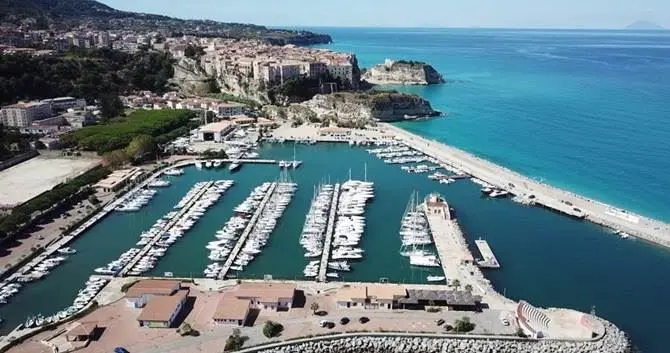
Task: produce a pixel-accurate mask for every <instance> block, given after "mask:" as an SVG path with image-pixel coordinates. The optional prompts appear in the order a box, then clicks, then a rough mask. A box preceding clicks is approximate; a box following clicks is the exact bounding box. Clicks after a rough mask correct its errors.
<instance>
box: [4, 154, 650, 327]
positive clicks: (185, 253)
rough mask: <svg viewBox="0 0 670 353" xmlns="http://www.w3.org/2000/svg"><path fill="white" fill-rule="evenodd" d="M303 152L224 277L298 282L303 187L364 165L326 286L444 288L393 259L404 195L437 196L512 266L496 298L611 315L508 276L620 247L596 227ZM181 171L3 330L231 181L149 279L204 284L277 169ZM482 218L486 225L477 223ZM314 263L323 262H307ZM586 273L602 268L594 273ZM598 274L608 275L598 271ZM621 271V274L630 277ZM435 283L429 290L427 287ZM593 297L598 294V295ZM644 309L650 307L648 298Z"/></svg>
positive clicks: (20, 301)
mask: <svg viewBox="0 0 670 353" xmlns="http://www.w3.org/2000/svg"><path fill="white" fill-rule="evenodd" d="M301 148H309V149H310V153H306V152H304V151H302V152H300V153H299V154H300V155H301V156H302V157H304V164H303V165H302V166H301V167H300V169H299V170H296V171H293V170H292V169H290V171H289V172H290V173H291V178H292V179H293V181H294V182H296V183H298V184H300V185H301V186H302V185H305V186H307V187H301V188H300V189H297V190H296V192H295V195H294V196H293V199H292V201H291V203H290V205H289V206H288V207H287V208H286V210H285V211H284V213H283V215H282V216H281V218H280V219H279V220H278V221H277V224H276V227H275V231H274V232H273V235H272V236H271V237H270V238H269V239H268V242H267V244H266V246H265V247H264V248H263V249H262V254H261V255H259V256H257V257H256V258H255V259H254V260H253V261H251V262H250V263H249V264H248V265H247V266H245V267H244V268H243V271H235V270H230V271H229V274H232V275H234V276H237V277H239V278H256V279H262V278H263V277H264V276H265V275H271V276H272V277H273V278H277V279H305V277H304V274H303V270H304V267H305V265H306V264H307V263H308V262H309V261H310V260H309V259H306V258H305V256H304V255H305V252H306V249H305V248H304V247H303V246H302V244H301V243H300V241H299V239H300V236H301V234H302V231H303V228H304V225H305V221H306V215H307V214H308V213H309V209H310V205H311V203H312V200H313V198H314V190H313V188H311V187H309V186H310V185H311V186H314V185H317V186H318V185H320V184H324V182H323V181H324V170H327V171H328V175H327V177H328V178H327V179H329V180H333V182H332V183H331V182H329V183H328V184H330V185H333V186H334V185H335V184H337V183H344V182H346V181H347V180H348V179H349V176H348V174H349V169H352V176H351V179H352V180H356V179H358V180H364V179H365V169H366V168H365V167H364V165H365V164H367V178H368V180H372V181H374V201H373V202H369V203H367V204H366V206H365V222H366V226H365V227H364V230H363V235H362V236H361V237H360V242H359V247H360V248H361V249H362V250H364V258H362V259H358V260H354V259H351V260H349V261H347V260H345V259H341V260H334V259H328V261H327V263H326V267H329V266H330V267H331V268H330V269H327V270H326V273H333V272H335V273H337V274H338V277H337V278H333V277H328V276H326V280H327V281H340V280H341V281H347V282H357V281H367V282H379V281H380V279H387V280H388V281H391V282H400V283H447V282H448V280H450V278H453V277H452V276H451V275H450V272H449V271H447V272H444V268H443V267H437V268H435V267H419V266H412V265H410V263H409V261H408V258H407V257H403V256H402V255H400V251H399V249H400V248H401V246H402V243H401V237H400V236H399V231H400V226H401V220H402V218H403V214H404V212H405V208H406V202H407V198H408V195H410V194H411V193H412V192H414V191H416V192H417V193H418V195H419V200H423V199H424V196H425V195H428V194H430V193H431V192H434V191H438V192H440V193H441V194H442V195H444V196H445V198H446V199H448V201H449V205H450V206H452V207H454V209H456V210H457V212H458V220H459V221H458V223H459V225H460V227H461V228H462V229H463V230H462V236H464V237H465V240H464V241H466V242H467V243H469V244H471V245H472V246H474V240H475V239H473V238H472V237H470V236H469V234H487V241H488V242H489V243H490V245H491V246H492V247H493V248H494V250H495V252H496V256H497V258H498V259H500V260H502V261H505V259H506V258H514V261H506V262H505V264H506V267H505V269H502V268H501V269H500V271H496V272H495V273H494V272H491V273H490V274H489V273H487V277H490V280H491V282H492V283H493V285H494V286H495V287H496V288H498V290H499V291H501V292H502V291H503V288H506V289H507V293H508V295H512V297H514V296H515V295H520V296H521V295H523V297H524V298H528V299H529V300H531V299H532V300H533V301H538V302H539V303H540V304H541V305H563V306H570V307H584V308H586V309H585V310H587V311H588V309H589V308H590V306H591V305H592V304H595V305H598V307H599V309H600V311H604V310H607V309H606V308H608V307H614V306H609V305H608V304H607V302H602V301H598V302H595V303H592V301H591V300H588V301H585V302H581V303H580V302H559V303H557V304H554V303H555V302H554V301H552V299H550V298H549V297H543V295H542V294H538V293H535V294H533V291H532V290H529V289H528V286H527V285H525V284H524V283H523V281H520V280H518V279H517V276H516V275H515V273H519V271H524V272H528V271H531V269H530V268H532V269H535V268H537V269H540V268H546V266H548V265H547V264H548V262H547V261H551V264H552V265H551V266H556V267H566V266H571V265H569V264H566V260H567V259H564V258H561V257H553V256H549V257H547V255H546V253H545V255H543V256H541V257H538V256H536V254H527V256H526V257H524V258H522V259H521V258H518V257H515V255H514V254H516V253H517V251H518V248H519V247H523V246H528V244H529V243H531V244H533V247H536V248H541V247H542V246H545V244H547V243H548V240H547V239H550V240H552V241H556V242H560V243H561V244H562V243H565V242H567V243H569V244H575V243H579V242H580V241H583V240H582V239H589V241H590V242H596V243H599V244H601V243H607V244H610V245H602V246H610V247H611V246H612V244H620V243H623V241H622V240H621V239H620V237H611V236H608V235H607V234H606V232H604V231H603V230H601V229H599V228H598V227H592V226H590V225H589V224H586V223H583V222H579V221H575V220H572V219H567V218H564V217H563V218H562V217H560V216H558V215H556V214H554V213H552V212H547V211H545V210H542V209H539V208H529V207H526V206H523V205H520V204H517V203H514V202H512V201H511V200H505V199H500V200H496V201H491V200H488V199H485V198H481V197H480V194H481V192H480V187H479V186H478V185H477V184H473V183H470V182H469V181H467V180H462V181H459V182H456V183H454V184H450V185H442V184H439V183H436V182H435V181H434V180H431V179H429V178H427V176H428V175H427V174H430V173H407V172H406V171H403V170H402V169H401V168H400V166H398V165H392V164H386V163H384V162H383V161H382V160H381V159H378V158H371V157H372V156H371V155H370V154H369V153H368V152H366V151H365V150H364V149H363V148H359V147H350V146H347V145H346V144H317V145H310V146H304V147H303V145H300V144H299V145H298V149H301ZM259 152H260V153H261V155H262V156H263V157H264V158H268V159H272V160H291V158H292V155H293V144H292V143H291V144H288V143H287V144H285V145H264V146H262V147H261V149H260V151H259ZM352 161H354V162H353V163H352ZM183 163H184V165H182V166H179V165H177V167H176V168H178V169H181V170H182V172H183V174H181V176H179V177H172V176H169V179H168V177H166V179H168V180H170V181H171V185H170V186H168V187H164V188H161V189H160V191H159V193H158V194H156V196H155V197H154V199H153V200H152V202H151V203H150V204H149V205H147V206H145V208H143V209H142V211H141V212H113V213H111V214H109V215H108V216H107V217H105V218H104V219H101V220H100V221H98V222H95V224H94V225H92V226H91V227H90V229H89V230H88V231H87V232H86V236H84V237H81V238H80V239H78V240H77V241H76V242H75V243H73V244H71V245H70V246H71V247H72V248H76V249H77V253H76V254H73V255H66V256H68V257H69V258H68V260H67V261H65V262H63V263H61V264H60V265H59V266H58V267H55V268H54V269H53V270H52V273H51V274H50V275H49V276H46V277H44V278H43V279H42V280H40V281H35V282H32V283H26V284H24V285H23V287H22V288H20V292H19V293H17V294H15V295H14V296H13V297H12V298H11V303H12V305H5V306H2V307H0V314H1V315H2V317H3V318H5V320H6V327H8V328H10V329H11V328H12V326H14V327H15V323H16V324H18V323H19V322H21V323H24V322H25V319H26V316H36V315H37V314H39V313H43V314H44V316H49V315H52V313H57V312H58V311H60V310H63V309H62V308H66V307H68V306H69V305H71V304H72V300H73V298H75V297H76V295H77V292H78V290H79V289H80V288H81V286H82V283H84V282H86V281H87V279H88V277H89V276H90V275H91V274H92V273H93V270H94V269H95V268H97V267H101V266H104V265H105V264H106V263H109V262H110V261H112V260H115V259H118V258H119V255H120V254H121V253H123V252H125V251H127V250H128V249H129V248H132V247H135V246H136V243H137V242H138V240H139V238H138V236H139V234H141V233H142V232H144V231H146V230H147V229H150V228H151V226H152V225H153V224H155V223H156V221H157V220H158V219H161V218H163V217H164V216H165V215H166V214H167V213H169V212H173V211H175V209H173V206H174V205H176V204H177V203H178V202H179V201H180V199H181V198H182V197H183V196H184V195H185V194H186V193H187V191H188V190H190V188H191V187H193V185H194V184H195V183H197V182H201V181H209V180H218V179H230V180H235V187H234V188H231V189H230V190H229V191H227V192H226V195H225V198H224V199H223V200H222V201H219V202H218V203H216V204H215V205H213V206H211V210H209V211H207V212H206V213H205V215H204V216H203V217H202V218H201V219H200V220H199V221H198V223H197V224H196V225H194V227H193V228H192V229H191V230H190V231H189V233H188V236H185V237H183V238H181V239H180V240H179V241H178V242H176V243H174V244H173V245H172V246H171V247H170V250H169V251H167V252H166V254H165V255H164V256H163V257H162V258H161V260H160V261H158V262H157V263H156V267H155V268H154V269H152V270H150V271H149V272H148V275H152V276H162V275H163V274H164V273H165V272H172V273H173V274H174V276H175V277H192V276H194V277H204V275H203V270H205V269H206V268H207V266H208V265H210V264H212V260H210V259H209V258H208V256H209V253H210V250H209V249H207V248H206V245H207V244H208V242H210V241H212V240H216V239H215V238H214V237H213V235H214V234H216V232H217V231H218V230H221V228H222V226H223V225H224V223H225V222H226V220H228V219H229V218H230V217H232V216H234V211H233V210H234V209H235V208H236V207H237V206H238V205H239V204H240V203H242V202H243V201H244V199H245V198H246V197H247V196H248V195H249V192H250V191H251V190H252V189H254V188H255V187H256V186H258V185H261V184H263V183H265V182H267V181H268V180H274V179H275V178H276V175H277V165H276V164H274V165H273V164H255V165H253V166H248V168H246V167H245V168H241V169H240V170H238V171H237V172H235V173H232V174H231V173H230V172H229V171H228V170H227V168H225V167H221V168H218V169H217V168H203V169H201V170H198V169H197V168H194V167H193V166H192V165H193V163H192V162H191V163H190V164H189V163H188V161H187V162H183ZM443 173H444V174H447V173H450V172H443ZM331 201H332V200H331ZM329 211H330V210H329ZM483 219H486V220H487V221H486V222H482V220H483ZM429 222H430V220H429ZM547 222H550V223H551V224H553V225H554V226H553V227H552V229H550V230H547V229H545V228H543V227H542V226H541V225H542V224H546V223H547ZM333 229H334V226H333ZM539 232H541V233H539ZM525 233H529V234H543V236H542V237H537V238H531V239H529V238H528V237H524V236H523V234H525ZM431 234H432V235H433V236H434V237H436V238H439V237H440V235H443V234H444V231H437V232H435V231H433V229H432V228H431ZM573 234H574V235H573ZM540 238H541V239H542V241H540ZM612 242H614V243H612ZM625 243H627V244H625V245H624V244H620V245H616V246H620V247H623V248H626V249H629V248H630V247H633V248H634V249H639V250H640V251H643V250H642V249H643V248H645V246H644V245H643V244H641V243H635V242H633V243H629V242H625ZM440 244H441V243H440V242H439V241H437V239H436V244H435V245H436V246H440ZM551 244H552V247H560V246H559V245H556V244H554V243H551ZM241 246H242V247H243V246H244V245H241ZM629 251H630V250H629ZM436 253H437V255H439V258H440V260H441V265H444V264H443V263H442V262H443V255H442V251H437V252H436ZM537 255H539V254H537ZM286 258H291V259H300V260H295V261H284V260H283V259H286ZM303 259H304V260H303ZM568 259H570V258H568ZM597 259H598V261H600V263H602V264H608V266H609V267H613V268H617V266H618V265H616V264H615V263H612V262H608V261H606V260H604V259H603V258H602V257H597ZM652 259H655V257H654V256H651V257H648V258H647V257H645V258H644V259H640V261H639V266H643V265H645V264H646V266H649V260H652ZM315 260H321V259H320V258H315ZM361 260H362V261H361ZM341 261H346V262H347V264H348V265H349V268H350V270H349V271H346V270H344V269H345V268H346V266H345V265H344V264H341V263H340V262H341ZM594 261H595V259H594ZM319 264H320V263H319ZM659 265H661V264H659V263H658V262H654V266H656V268H662V265H661V266H660V267H658V266H659ZM233 266H235V265H234V264H233ZM519 266H524V269H523V270H520V269H519ZM591 266H596V267H598V268H599V267H601V266H600V265H596V264H592V265H591ZM637 267H638V265H635V266H634V267H633V268H637ZM334 268H339V269H342V270H336V269H334ZM601 270H602V271H605V270H607V269H605V268H602V269H601ZM620 270H621V271H624V272H626V271H631V270H633V269H631V268H628V269H620ZM640 271H642V268H640ZM451 273H452V274H453V272H451ZM317 275H318V272H317ZM534 276H535V278H536V279H538V280H540V281H543V286H547V287H549V288H554V290H560V289H557V287H561V286H562V288H569V287H570V283H572V282H571V281H572V279H568V278H567V277H566V278H563V277H562V276H552V280H551V281H549V279H545V278H542V275H541V274H537V273H536V274H534ZM441 277H446V279H441ZM571 278H572V277H571ZM433 279H435V280H436V281H435V282H433V281H432V280H433ZM585 280H587V279H585ZM56 284H58V285H59V286H60V288H62V289H61V290H60V291H58V293H54V294H51V297H52V300H51V301H50V302H48V303H45V302H43V301H40V300H39V299H38V298H40V297H41V296H44V295H47V294H46V293H50V292H49V288H52V286H53V285H56ZM466 284H469V283H462V284H461V286H465V285H466ZM613 285H614V284H613ZM473 286H474V285H473ZM591 290H592V291H596V292H597V291H598V289H591ZM527 292H529V293H531V297H529V296H527V295H526V294H525V293H527ZM514 293H518V294H514ZM594 295H596V294H594ZM604 295H605V294H604V293H603V294H602V295H600V296H599V297H600V298H604V297H603V296H604ZM536 298H539V300H536ZM650 300H651V301H653V299H650ZM613 304H614V303H612V305H613ZM26 313H27V315H26ZM47 314H48V315H47Z"/></svg>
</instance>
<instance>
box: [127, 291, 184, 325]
mask: <svg viewBox="0 0 670 353" xmlns="http://www.w3.org/2000/svg"><path fill="white" fill-rule="evenodd" d="M187 295H188V289H185V290H180V291H178V292H177V293H175V294H174V295H169V296H162V295H161V296H155V297H152V298H151V299H149V302H148V303H147V305H146V306H145V307H144V309H143V310H142V312H141V313H140V316H138V317H137V321H168V320H170V317H171V316H172V313H174V311H175V308H176V307H177V305H178V304H179V303H180V302H181V301H183V300H184V299H185V298H186V296H187Z"/></svg>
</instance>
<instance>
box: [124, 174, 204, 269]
mask: <svg viewBox="0 0 670 353" xmlns="http://www.w3.org/2000/svg"><path fill="white" fill-rule="evenodd" d="M212 185H214V182H213V181H209V182H207V185H205V187H204V188H202V190H200V192H198V193H197V194H195V195H194V196H193V197H192V198H191V199H190V200H189V201H188V203H186V206H184V207H182V209H181V210H179V213H177V215H176V216H175V217H174V218H172V219H171V220H170V221H169V222H168V223H167V224H166V225H165V227H163V229H161V231H160V232H157V234H156V236H155V237H154V238H153V239H151V241H150V242H149V244H147V245H145V246H144V247H143V248H142V251H140V252H139V253H137V255H135V257H134V258H133V260H132V261H130V262H129V263H128V265H126V266H125V267H124V268H123V269H122V270H121V272H119V276H125V275H126V274H127V273H128V272H129V271H130V270H131V269H132V268H133V267H134V266H135V265H136V264H137V262H138V261H139V260H140V259H141V258H142V257H143V256H144V255H146V254H147V252H148V251H149V249H151V248H152V247H153V246H154V245H155V244H156V243H157V242H158V239H160V238H161V237H162V236H163V234H164V233H165V232H167V231H168V230H170V228H172V227H174V225H175V224H177V223H178V222H179V221H180V220H181V218H182V217H183V216H184V215H185V214H186V213H187V212H188V210H189V209H191V207H192V206H193V205H194V204H195V203H196V202H197V201H198V200H200V198H201V197H202V195H204V194H205V193H206V192H207V191H208V190H209V189H210V188H211V187H212Z"/></svg>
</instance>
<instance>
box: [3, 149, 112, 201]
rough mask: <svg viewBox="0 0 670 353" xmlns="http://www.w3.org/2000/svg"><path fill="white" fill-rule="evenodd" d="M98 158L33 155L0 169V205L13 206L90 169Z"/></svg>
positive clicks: (97, 161)
mask: <svg viewBox="0 0 670 353" xmlns="http://www.w3.org/2000/svg"><path fill="white" fill-rule="evenodd" d="M98 163H100V160H99V159H92V158H58V157H54V158H52V157H44V156H37V157H35V158H32V159H29V160H27V161H25V162H23V163H19V164H17V165H15V166H13V167H11V168H7V169H5V170H3V171H0V185H2V187H1V188H0V207H13V206H16V205H19V204H21V203H24V202H26V201H28V200H30V199H32V198H33V197H35V196H37V195H39V194H41V193H43V192H45V191H47V190H51V189H52V188H53V187H54V186H56V185H58V184H60V183H63V182H66V181H67V180H69V179H72V178H74V177H77V176H79V175H81V174H83V173H84V172H86V171H87V170H89V169H91V168H93V167H94V166H96V165H97V164H98Z"/></svg>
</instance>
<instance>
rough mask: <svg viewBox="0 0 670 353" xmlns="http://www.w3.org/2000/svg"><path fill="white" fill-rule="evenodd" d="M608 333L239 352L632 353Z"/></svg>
mask: <svg viewBox="0 0 670 353" xmlns="http://www.w3.org/2000/svg"><path fill="white" fill-rule="evenodd" d="M602 321H603V325H604V326H605V328H606V333H605V335H604V336H603V337H601V338H598V339H595V340H591V341H558V340H542V339H540V340H534V339H522V338H515V337H509V338H508V337H495V336H493V337H489V336H474V335H472V336H471V335H449V336H442V337H441V336H438V335H417V334H414V335H412V334H389V333H379V334H374V333H355V334H343V335H338V336H331V337H317V338H311V339H305V340H296V341H288V342H283V343H278V344H273V345H270V346H264V347H263V346H260V347H253V348H249V349H245V350H242V351H240V352H244V353H247V352H258V353H289V352H290V353H368V352H369V353H401V352H402V353H404V352H414V353H438V352H441V353H451V352H453V353H484V352H486V353H525V352H533V353H558V352H560V353H629V352H631V344H630V341H629V339H628V337H627V336H626V334H625V333H624V332H623V331H621V330H619V329H618V328H616V327H615V326H614V325H613V324H611V323H609V322H606V321H604V320H602Z"/></svg>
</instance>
